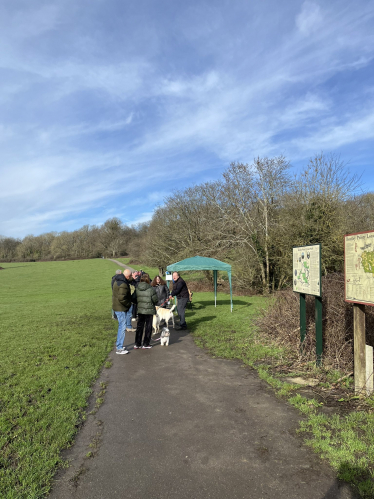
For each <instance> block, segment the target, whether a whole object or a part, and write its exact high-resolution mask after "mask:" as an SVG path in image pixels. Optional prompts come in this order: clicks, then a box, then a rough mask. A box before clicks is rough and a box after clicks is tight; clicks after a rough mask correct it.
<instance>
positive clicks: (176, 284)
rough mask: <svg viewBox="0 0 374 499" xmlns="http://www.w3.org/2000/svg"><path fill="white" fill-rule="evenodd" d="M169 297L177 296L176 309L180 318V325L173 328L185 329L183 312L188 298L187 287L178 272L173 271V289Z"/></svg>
mask: <svg viewBox="0 0 374 499" xmlns="http://www.w3.org/2000/svg"><path fill="white" fill-rule="evenodd" d="M170 296H171V297H174V296H176V297H177V298H178V302H177V311H178V315H179V319H180V327H179V328H178V327H176V328H175V329H187V324H186V319H185V312H186V306H187V302H188V299H189V294H188V288H187V284H186V283H185V281H184V280H183V279H182V278H181V276H180V275H179V273H178V272H173V289H172V292H171V293H170Z"/></svg>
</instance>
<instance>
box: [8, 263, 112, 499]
mask: <svg viewBox="0 0 374 499" xmlns="http://www.w3.org/2000/svg"><path fill="white" fill-rule="evenodd" d="M1 266H2V267H4V268H5V270H1V271H0V282H1V286H0V303H1V329H0V338H1V345H2V348H1V350H0V497H4V498H7V499H15V498H17V499H22V498H27V499H34V498H39V497H44V496H45V494H46V493H47V492H48V491H49V488H50V484H51V480H52V477H53V475H54V473H55V471H56V468H57V467H58V466H61V465H63V464H64V463H63V462H62V460H61V457H60V452H61V450H62V449H64V448H67V447H68V446H70V445H71V443H72V442H73V439H74V435H75V433H76V432H77V429H78V428H79V426H80V424H81V423H82V421H83V419H84V417H85V408H86V405H87V399H88V397H89V395H90V393H91V386H92V383H93V382H94V380H95V379H96V378H97V376H98V374H99V372H100V370H101V368H102V366H103V364H104V362H105V360H106V358H107V355H108V352H109V351H110V350H111V349H112V347H113V345H114V341H115V337H116V325H115V324H114V322H115V321H112V320H111V313H110V309H111V290H110V279H111V277H112V275H113V274H114V272H115V268H116V266H115V264H114V263H113V262H109V261H106V260H102V259H96V260H83V261H79V260H76V261H68V262H36V263H9V264H6V263H2V264H1Z"/></svg>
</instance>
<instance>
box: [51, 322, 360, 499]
mask: <svg viewBox="0 0 374 499" xmlns="http://www.w3.org/2000/svg"><path fill="white" fill-rule="evenodd" d="M133 341H134V334H131V333H127V335H126V341H125V345H128V346H129V347H130V348H131V350H130V353H129V354H128V355H116V354H115V353H114V351H113V352H112V353H111V355H110V357H111V360H112V361H113V366H112V367H111V368H110V369H104V371H103V374H102V376H101V379H100V380H99V381H102V382H106V383H108V387H107V391H106V394H105V402H104V403H103V404H102V405H101V406H100V408H99V410H98V412H97V413H96V414H95V415H94V416H89V418H88V421H87V423H86V425H85V426H84V427H83V429H82V430H81V431H80V433H79V435H78V438H77V441H76V444H75V445H74V446H73V448H72V450H70V451H68V452H67V454H66V456H65V457H67V458H69V459H70V460H71V464H72V466H71V467H70V468H69V469H68V470H67V471H65V472H61V473H60V475H59V476H58V477H57V479H56V481H55V485H54V488H53V491H52V493H51V495H50V498H51V499H67V498H72V499H88V498H89V499H112V498H126V499H184V498H188V499H191V498H193V499H200V498H201V499H202V498H204V499H205V498H214V499H221V498H222V499H236V498H243V499H244V498H245V499H265V498H272V499H283V498H284V499H301V498H302V499H309V498H310V499H312V498H313V499H348V498H356V497H357V496H356V494H355V493H354V492H353V491H352V490H351V489H350V487H349V486H348V485H345V484H341V483H339V482H338V481H337V480H336V478H335V474H334V472H333V471H332V470H331V469H330V468H329V467H328V466H327V465H326V464H324V463H322V462H321V461H320V460H319V459H318V458H317V457H316V456H315V455H314V454H313V452H312V451H311V450H310V449H308V448H307V447H305V446H304V445H303V444H302V441H301V439H300V437H296V433H295V431H296V429H297V427H298V420H299V418H300V416H299V414H298V413H297V412H296V410H294V409H293V408H292V407H291V406H289V405H288V404H287V403H285V402H284V401H282V400H279V399H277V398H276V397H275V395H274V394H273V392H272V390H271V389H270V388H269V387H268V386H267V385H266V384H265V383H264V382H263V381H261V380H260V379H259V378H258V376H257V375H256V373H255V372H253V371H251V370H249V369H248V368H246V367H243V366H242V365H241V364H240V363H239V362H236V361H229V360H222V359H214V358H211V357H209V356H208V355H207V354H206V353H205V352H204V351H203V350H201V349H199V348H197V347H196V346H195V344H194V343H193V340H192V338H191V336H190V335H189V334H188V332H185V331H183V332H174V331H172V336H171V343H170V345H169V347H162V346H160V345H157V346H155V347H154V348H152V350H133V349H132V346H133ZM90 442H91V447H89V443H90ZM92 444H93V446H92ZM89 450H91V451H93V452H94V453H95V452H96V455H95V456H94V457H92V458H86V457H85V456H86V454H87V453H88V451H89Z"/></svg>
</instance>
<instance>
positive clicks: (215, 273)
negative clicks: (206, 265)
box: [213, 270, 217, 308]
mask: <svg viewBox="0 0 374 499" xmlns="http://www.w3.org/2000/svg"><path fill="white" fill-rule="evenodd" d="M213 279H214V306H215V307H216V308H217V271H216V270H213Z"/></svg>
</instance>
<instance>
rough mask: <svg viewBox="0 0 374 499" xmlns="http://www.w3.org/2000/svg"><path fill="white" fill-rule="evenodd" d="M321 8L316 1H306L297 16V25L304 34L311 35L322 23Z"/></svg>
mask: <svg viewBox="0 0 374 499" xmlns="http://www.w3.org/2000/svg"><path fill="white" fill-rule="evenodd" d="M322 21H323V17H322V12H321V8H320V6H319V5H318V4H316V3H315V2H310V1H306V2H304V3H303V5H302V7H301V12H300V13H299V14H298V15H297V16H296V26H297V28H298V30H299V31H300V32H301V33H302V34H303V35H310V34H311V33H313V32H315V31H317V30H318V29H319V28H320V27H321V24H322Z"/></svg>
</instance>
